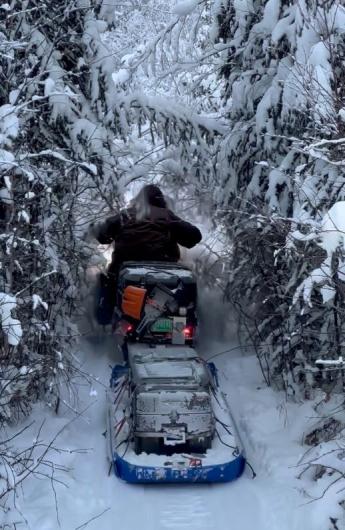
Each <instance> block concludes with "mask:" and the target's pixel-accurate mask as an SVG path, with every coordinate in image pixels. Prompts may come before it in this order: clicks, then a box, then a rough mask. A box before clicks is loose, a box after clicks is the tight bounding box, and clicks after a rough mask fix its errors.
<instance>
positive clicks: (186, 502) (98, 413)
mask: <svg viewBox="0 0 345 530" xmlns="http://www.w3.org/2000/svg"><path fill="white" fill-rule="evenodd" d="M83 346H85V345H83ZM215 351H217V349H216V350H215ZM113 355H114V354H113V352H112V347H111V343H109V342H104V343H100V344H95V345H91V344H88V345H87V346H85V347H83V353H82V354H81V358H82V359H83V370H85V371H86V372H88V373H90V374H93V376H94V378H95V381H94V383H93V384H92V386H89V385H84V386H81V387H80V396H79V403H78V409H79V410H84V409H86V411H85V412H84V413H83V414H82V415H81V416H80V417H79V418H77V419H75V420H74V421H72V422H71V423H69V424H68V425H67V426H66V428H65V430H64V431H63V432H62V434H61V435H60V436H59V438H58V440H57V441H56V444H55V445H56V446H58V447H61V448H65V449H66V448H67V449H69V450H70V451H71V452H68V453H65V452H64V453H61V454H59V455H56V457H55V461H56V462H59V463H60V464H61V463H62V464H63V465H65V466H68V467H69V468H70V472H69V473H67V474H66V473H63V472H61V471H59V470H57V471H56V473H55V478H56V479H60V480H61V481H62V482H63V483H64V485H62V484H59V483H55V485H54V489H55V493H54V489H53V487H52V485H51V483H50V482H49V481H48V480H47V479H45V480H44V479H42V480H37V479H32V480H31V481H30V483H27V484H26V486H25V488H24V492H23V497H22V498H21V499H20V500H19V507H20V509H21V511H22V513H24V514H25V517H26V519H27V523H28V525H27V526H28V528H31V529H35V530H37V529H38V530H55V529H56V530H58V529H59V528H62V529H63V530H74V529H77V528H78V529H82V528H85V527H86V528H88V529H89V530H92V529H100V528H101V529H104V530H108V529H109V530H110V529H115V528H118V527H121V529H123V530H137V529H138V528H140V529H143V530H165V529H166V530H206V529H207V530H211V529H212V530H225V529H228V528H229V529H230V528H231V529H232V530H252V529H253V528H255V529H256V530H278V529H279V530H300V529H302V528H303V529H305V530H311V529H312V530H317V529H318V528H319V527H318V526H317V525H315V524H313V522H312V518H311V511H312V510H311V508H309V507H299V505H301V504H302V502H303V500H302V497H301V496H300V495H299V493H298V492H297V491H296V490H295V489H294V486H293V483H292V481H291V479H290V480H287V479H288V477H287V474H286V473H284V472H283V473H281V471H282V470H281V469H278V468H277V466H278V465H279V458H281V457H282V456H283V457H284V451H287V452H289V450H291V445H289V446H288V447H284V446H282V447H279V443H278V442H277V440H273V445H274V443H276V444H277V447H274V448H273V453H272V452H271V449H270V447H269V446H267V444H265V441H264V439H265V438H264V437H263V433H262V429H265V428H266V429H267V428H269V423H270V422H271V420H272V418H268V419H267V421H264V423H265V425H263V426H262V427H261V429H260V427H259V428H258V436H257V435H256V433H255V432H250V423H248V421H247V419H248V418H250V417H253V418H256V419H259V415H258V411H260V410H261V412H260V414H261V419H262V420H263V418H264V415H265V407H267V413H269V411H268V409H269V406H268V405H269V400H271V399H272V397H271V395H270V392H272V391H270V390H269V389H262V392H263V394H262V398H260V399H261V401H260V399H259V400H258V399H257V398H255V400H254V401H252V397H253V396H254V393H255V391H256V386H257V379H255V378H256V376H257V374H255V373H253V369H252V365H253V362H250V359H251V358H248V359H249V360H248V359H247V358H239V357H235V358H231V357H227V360H226V362H225V361H224V357H222V359H219V361H218V366H219V368H220V372H221V377H222V381H223V384H224V385H225V387H226V391H227V392H228V393H229V395H231V396H233V397H232V400H231V401H232V405H233V409H234V411H236V414H235V415H236V417H237V420H238V422H239V426H240V428H241V430H242V435H243V436H244V442H245V446H246V449H247V451H248V454H249V458H250V460H251V463H252V464H253V466H254V467H256V468H257V469H256V471H257V473H258V476H257V478H256V479H255V480H252V477H251V473H250V472H249V471H246V472H245V474H244V476H243V477H241V478H240V479H239V480H237V481H236V482H234V483H229V484H221V485H184V486H178V485H177V486H169V485H166V486H158V485H157V486H156V485H155V486H151V485H147V486H142V485H129V484H126V483H123V482H121V481H120V480H118V479H117V478H116V477H115V476H114V474H113V473H111V475H110V476H109V475H108V462H107V459H106V440H105V437H104V436H103V434H102V433H104V430H105V387H106V386H107V384H108V379H109V375H110V369H109V365H111V364H112V363H114V361H115V360H116V359H115V358H114V357H113ZM237 355H238V352H237ZM251 361H253V359H251ZM250 378H252V381H250ZM97 380H98V381H97ZM239 381H241V383H240V384H239ZM248 384H250V385H251V387H252V388H253V396H251V395H250V393H249V394H248V392H249V391H248V386H247V385H248ZM102 385H104V386H102ZM266 390H268V392H266ZM96 394H97V395H96ZM271 409H272V404H271V408H270V410H271ZM262 412H263V413H264V414H262ZM271 412H272V411H271ZM66 414H67V412H66ZM66 414H65V411H64V413H63V414H62V413H61V416H63V418H62V417H56V416H53V415H49V416H48V415H47V412H46V411H44V410H43V409H42V408H41V407H40V408H38V409H37V410H36V411H35V415H36V417H37V419H38V417H39V416H40V415H41V416H42V415H44V416H46V417H47V421H46V424H45V427H44V428H45V432H44V433H43V434H42V436H46V437H48V438H49V436H51V435H52V434H54V433H55V432H57V431H58V430H59V428H61V426H63V425H64V424H66V423H67V421H68V420H67V419H66ZM67 415H68V416H69V417H70V419H71V418H72V412H69V413H68V414H67ZM278 419H279V416H278ZM279 425H280V426H281V422H280V423H279V422H277V424H276V425H274V428H275V427H277V428H279ZM266 434H267V433H266ZM268 434H269V433H268ZM278 438H279V440H280V443H281V441H282V440H283V437H282V436H279V437H278ZM81 448H83V449H86V450H88V451H87V454H85V453H78V452H74V451H76V450H78V449H81ZM274 450H276V454H275V453H274ZM272 454H273V456H274V459H272V458H273V457H272ZM287 456H288V457H289V458H290V457H291V455H287ZM294 457H295V455H292V458H294ZM289 458H287V459H286V460H285V461H283V462H282V467H283V469H285V467H286V466H287V465H288V460H289ZM270 459H272V462H271V461H270ZM293 461H295V460H293ZM279 477H280V478H279ZM55 496H56V503H55V500H54V498H55ZM93 518H94V519H93ZM92 519H93V520H92ZM58 521H59V522H58ZM87 522H88V524H87V526H86V523H87ZM320 528H321V527H320Z"/></svg>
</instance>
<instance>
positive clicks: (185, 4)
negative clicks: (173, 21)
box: [172, 0, 200, 17]
mask: <svg viewBox="0 0 345 530" xmlns="http://www.w3.org/2000/svg"><path fill="white" fill-rule="evenodd" d="M199 1H200V0H183V1H182V2H178V3H177V4H176V5H175V6H174V7H173V9H172V12H173V13H175V14H176V15H178V16H180V17H184V16H186V15H189V13H191V12H192V11H193V10H194V9H195V8H196V6H197V5H198V4H199Z"/></svg>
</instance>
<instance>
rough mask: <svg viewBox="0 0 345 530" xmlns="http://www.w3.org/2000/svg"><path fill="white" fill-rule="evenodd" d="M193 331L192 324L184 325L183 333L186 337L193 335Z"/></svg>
mask: <svg viewBox="0 0 345 530" xmlns="http://www.w3.org/2000/svg"><path fill="white" fill-rule="evenodd" d="M193 332H194V329H193V326H186V327H185V328H184V329H183V334H184V336H185V337H186V339H190V338H191V337H193Z"/></svg>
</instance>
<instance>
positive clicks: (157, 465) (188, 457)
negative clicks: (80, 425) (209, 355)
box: [107, 364, 246, 484]
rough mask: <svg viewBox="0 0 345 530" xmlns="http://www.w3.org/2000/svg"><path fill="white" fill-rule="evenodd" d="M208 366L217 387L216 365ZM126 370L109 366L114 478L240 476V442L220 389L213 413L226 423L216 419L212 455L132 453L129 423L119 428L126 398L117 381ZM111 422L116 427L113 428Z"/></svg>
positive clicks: (223, 479) (148, 481)
mask: <svg viewBox="0 0 345 530" xmlns="http://www.w3.org/2000/svg"><path fill="white" fill-rule="evenodd" d="M209 367H210V370H211V372H212V375H213V377H214V381H215V382H216V385H217V387H218V384H219V383H218V378H217V372H216V368H215V366H214V365H211V364H210V365H209ZM128 371H129V369H128V365H117V366H115V367H114V368H113V371H112V377H111V382H110V387H111V389H110V391H109V393H108V399H109V408H108V428H107V438H108V458H109V461H110V462H111V464H112V465H113V468H114V472H115V475H116V476H117V477H118V478H120V479H122V480H124V481H125V482H129V483H132V484H141V483H146V484H155V483H166V484H169V483H170V484H174V483H175V484H176V483H224V482H230V481H232V480H235V479H237V478H239V477H240V476H241V475H242V473H243V470H244V467H245V463H246V460H245V456H244V451H243V445H242V443H241V440H240V436H239V433H238V431H237V429H236V425H235V423H234V421H233V418H232V415H231V411H230V408H229V406H228V403H227V400H226V397H225V396H224V395H223V394H222V393H220V392H217V395H216V396H215V397H216V399H215V400H214V408H215V414H216V416H217V417H218V418H219V417H220V414H223V419H224V422H226V424H227V425H225V423H224V422H223V423H222V422H220V423H219V425H218V429H219V432H220V434H219V433H218V437H215V438H214V440H213V442H212V450H215V449H216V451H215V453H214V456H213V454H212V453H211V454H209V455H207V454H206V455H195V454H193V453H191V454H185V453H181V454H178V455H177V454H174V455H172V456H168V455H161V456H157V460H156V462H153V461H152V457H151V455H142V456H143V458H142V456H141V455H139V456H138V455H135V453H134V449H133V444H132V443H131V441H130V440H129V436H130V426H129V425H128V424H126V423H125V425H126V428H127V432H126V433H124V432H123V431H122V430H121V428H120V426H121V424H122V421H124V418H125V417H124V414H123V412H122V411H123V410H124V409H125V408H126V403H127V402H128V400H130V396H129V395H128V394H126V391H125V387H123V390H121V381H122V382H123V381H124V380H125V378H126V376H127V375H128ZM113 392H115V393H117V396H119V397H118V399H117V403H115V402H114V399H113ZM121 396H122V397H121ZM127 405H128V403H127ZM224 414H225V416H224ZM114 425H115V426H116V425H117V426H118V427H114ZM225 427H228V429H225ZM217 432H218V431H217ZM226 437H227V438H226ZM218 439H219V440H218ZM222 439H223V441H225V440H226V442H225V443H224V444H221V442H220V440H222ZM217 445H218V449H219V448H221V449H222V451H223V452H222V453H221V455H220V454H219V453H218V452H217ZM224 446H226V449H224ZM120 447H121V449H120ZM224 451H225V453H224ZM150 459H151V462H150ZM140 460H141V461H140ZM212 460H214V463H213V462H212ZM143 464H151V465H143Z"/></svg>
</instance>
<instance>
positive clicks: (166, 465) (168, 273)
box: [107, 263, 245, 483]
mask: <svg viewBox="0 0 345 530" xmlns="http://www.w3.org/2000/svg"><path fill="white" fill-rule="evenodd" d="M195 308H196V284H195V279H194V278H193V275H192V274H191V272H190V271H189V270H188V269H186V268H184V267H181V266H178V265H176V264H166V263H164V264H163V263H147V264H143V263H140V264H138V263H127V264H125V265H124V266H123V268H122V269H121V271H120V275H119V280H118V292H117V309H116V311H115V324H114V328H115V336H116V337H117V342H118V345H119V347H120V348H121V351H122V353H123V355H124V358H125V363H124V364H123V365H117V366H115V367H114V368H113V370H112V376H111V381H110V390H109V391H108V426H107V443H108V453H109V459H110V461H111V463H112V464H113V467H114V471H115V474H116V475H117V476H118V477H120V478H122V479H123V480H125V481H127V482H133V483H140V482H151V483H154V482H170V483H171V482H228V481H231V480H233V479H236V478H238V477H239V476H240V475H241V474H242V472H243V469H244V465H245V458H244V454H243V450H242V447H241V445H240V440H239V436H238V434H237V432H236V426H235V424H234V421H233V419H232V416H231V412H230V409H229V406H228V403H227V400H226V397H225V395H224V394H223V393H222V392H221V390H220V388H219V385H218V378H217V372H216V368H215V366H214V365H213V363H206V362H205V361H204V360H203V359H202V358H200V357H199V356H198V355H197V352H196V350H195V349H194V339H195V333H196V325H197V319H196V312H195Z"/></svg>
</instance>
